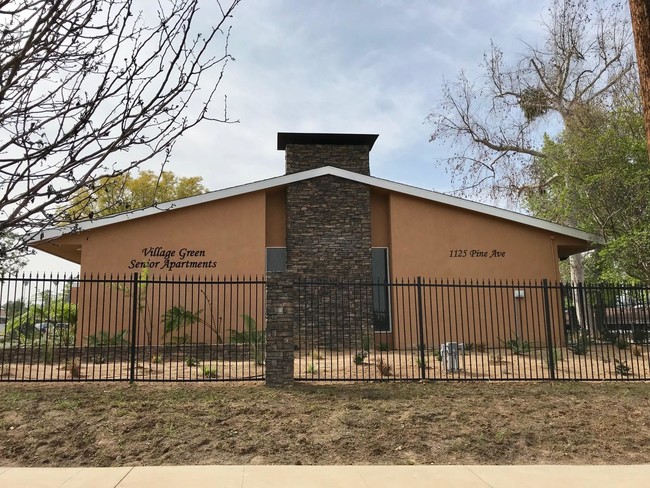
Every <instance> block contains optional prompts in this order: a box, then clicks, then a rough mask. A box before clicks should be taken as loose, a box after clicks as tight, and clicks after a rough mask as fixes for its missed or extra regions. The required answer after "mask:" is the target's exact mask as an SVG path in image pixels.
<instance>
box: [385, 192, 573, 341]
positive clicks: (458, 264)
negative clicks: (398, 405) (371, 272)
mask: <svg viewBox="0 0 650 488" xmlns="http://www.w3.org/2000/svg"><path fill="white" fill-rule="evenodd" d="M388 202H389V209H388V215H389V219H390V220H389V225H388V227H389V229H390V268H391V269H390V273H391V277H392V279H397V280H401V279H410V280H411V282H413V281H412V280H413V279H414V278H415V277H417V276H421V277H423V278H424V281H425V282H427V281H428V280H429V279H431V280H434V281H437V282H438V283H440V282H441V281H443V282H446V281H449V282H451V281H455V282H456V283H459V282H464V281H466V280H467V281H470V280H472V281H473V282H474V283H476V282H477V281H479V282H482V281H485V282H487V281H491V282H492V283H494V282H499V281H504V282H507V283H509V284H510V285H514V284H516V282H517V281H519V282H520V283H521V289H524V288H525V287H524V283H530V281H531V280H532V281H533V283H534V282H535V281H536V282H537V283H538V284H540V283H541V280H543V279H548V280H549V281H550V282H554V281H556V280H558V279H559V271H558V253H557V245H558V242H557V240H556V236H554V235H553V234H552V233H551V232H548V231H544V230H541V229H535V228H532V227H529V226H525V225H523V224H518V223H515V222H510V221H505V220H502V219H497V218H494V217H491V216H489V215H483V214H477V213H474V212H471V211H468V210H464V209H460V208H456V207H450V206H446V205H443V204H439V203H435V202H430V201H427V200H423V199H418V198H415V197H410V196H406V195H402V194H398V193H390V195H389V197H388ZM560 240H561V242H562V243H565V244H569V243H570V244H578V243H579V241H577V240H573V239H570V238H565V237H561V238H560ZM378 242H379V241H378ZM373 243H374V242H373ZM583 245H584V243H583ZM515 288H517V289H518V287H517V286H511V287H510V288H505V289H504V288H492V289H483V288H475V289H473V290H467V289H460V288H458V289H454V288H447V287H440V286H425V287H424V288H423V299H424V302H425V304H424V309H425V314H424V321H425V324H424V329H425V330H424V332H425V342H427V345H428V346H429V347H439V346H440V344H441V343H444V342H448V341H459V342H464V343H468V342H472V343H474V344H480V343H483V344H487V345H490V346H498V345H502V344H503V343H504V342H505V341H507V340H510V339H512V338H514V337H515V336H517V335H519V336H520V337H521V338H523V339H525V340H529V341H531V342H536V343H544V342H545V340H546V333H545V327H544V324H543V323H542V322H541V321H540V319H539V318H540V316H541V315H540V313H539V311H540V310H543V308H540V307H543V296H542V295H543V293H542V290H541V288H539V287H533V288H528V289H524V295H525V296H524V298H517V299H515V298H514V290H515ZM391 300H392V306H393V310H400V311H401V314H402V315H401V316H400V317H397V316H396V315H395V314H393V331H392V333H390V334H381V335H380V337H376V342H386V343H388V344H390V345H391V346H393V347H408V346H412V345H413V344H417V343H418V341H419V339H418V337H417V328H416V327H415V326H414V324H413V322H414V320H415V319H414V318H415V317H416V316H417V310H416V308H415V307H416V306H415V302H410V303H398V301H400V300H401V297H399V296H397V294H396V293H395V292H394V293H393V296H392V298H391ZM552 301H553V306H552V310H551V314H552V320H553V333H554V334H555V335H556V337H558V338H561V337H562V334H561V327H562V324H561V317H560V315H559V301H558V300H557V299H554V298H553V300H552ZM404 317H406V318H407V319H406V320H405V319H404Z"/></svg>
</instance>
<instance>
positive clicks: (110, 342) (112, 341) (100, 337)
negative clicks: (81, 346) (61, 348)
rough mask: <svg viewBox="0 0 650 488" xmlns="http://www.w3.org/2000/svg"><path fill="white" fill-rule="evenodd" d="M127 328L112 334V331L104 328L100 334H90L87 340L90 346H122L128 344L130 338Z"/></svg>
mask: <svg viewBox="0 0 650 488" xmlns="http://www.w3.org/2000/svg"><path fill="white" fill-rule="evenodd" d="M127 332H128V330H127V329H122V330H121V331H120V332H116V333H115V334H113V335H111V333H110V332H106V331H104V330H102V331H101V332H99V333H98V334H91V335H89V336H88V337H87V338H86V340H87V341H88V346H90V347H100V346H121V345H123V344H128V343H129V340H128V339H127V335H126V334H127Z"/></svg>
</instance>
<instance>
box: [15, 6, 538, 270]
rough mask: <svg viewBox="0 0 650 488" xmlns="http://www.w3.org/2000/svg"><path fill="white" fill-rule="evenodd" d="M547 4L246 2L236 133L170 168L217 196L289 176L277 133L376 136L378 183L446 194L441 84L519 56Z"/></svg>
mask: <svg viewBox="0 0 650 488" xmlns="http://www.w3.org/2000/svg"><path fill="white" fill-rule="evenodd" d="M204 3H205V7H204V10H203V12H202V15H201V19H202V20H203V21H206V22H207V21H209V19H210V18H214V17H215V16H216V12H215V11H214V10H211V8H213V3H212V2H211V0H207V1H206V2H204ZM548 3H549V1H548V0H533V1H531V0H528V1H522V0H481V1H477V0H408V1H406V0H401V1H398V0H392V1H391V0H309V1H305V0H243V1H242V3H241V4H240V5H239V6H238V7H237V9H236V10H235V12H234V17H233V20H232V30H231V34H230V39H229V50H230V53H231V55H232V56H233V57H234V58H235V61H234V62H231V63H229V64H228V66H227V68H226V71H225V75H224V78H223V80H222V83H221V86H220V89H219V92H218V93H219V94H220V97H223V95H227V98H228V115H229V117H230V118H231V119H236V120H239V123H236V124H220V123H211V122H207V123H205V124H203V125H201V126H199V127H197V128H196V129H195V130H194V131H192V132H189V133H188V134H187V135H186V136H184V137H183V139H182V140H180V141H179V142H178V144H177V145H176V147H175V149H174V152H173V154H172V158H171V162H170V164H169V165H168V166H167V167H166V168H165V169H166V170H170V171H173V172H174V173H176V174H177V175H179V176H201V177H202V178H203V183H204V185H205V186H206V187H207V188H209V189H210V190H218V189H221V188H227V187H231V186H235V185H239V184H243V183H248V182H251V181H255V180H260V179H265V178H270V177H274V176H280V175H282V174H284V152H282V151H278V150H277V145H276V144H277V143H276V140H277V133H278V132H336V133H364V134H378V135H379V138H378V140H377V142H376V143H375V146H374V148H373V149H372V152H371V153H370V171H371V174H372V175H373V176H377V177H379V178H385V179H388V180H393V181H397V182H400V183H406V184H409V185H413V186H417V187H421V188H426V189H430V190H436V191H439V192H447V191H450V190H452V189H453V185H452V182H450V180H449V176H448V175H447V174H446V172H445V160H446V159H447V158H448V157H450V156H451V155H452V154H453V152H454V149H455V148H453V147H448V146H445V145H443V144H440V143H436V144H434V143H430V142H429V136H430V134H431V132H432V130H433V127H432V126H431V124H430V123H428V122H427V120H426V118H427V115H428V114H429V113H430V112H431V110H432V108H433V107H435V106H436V104H437V103H438V102H439V101H440V99H441V87H442V84H443V81H444V80H445V79H447V80H452V79H454V78H455V77H456V76H457V75H458V73H459V71H460V70H463V71H465V73H466V74H467V76H468V78H470V79H478V78H479V77H480V76H481V75H482V69H481V63H482V61H483V54H484V53H485V52H486V51H487V50H488V49H489V47H490V42H491V41H494V42H495V43H496V44H497V45H498V46H499V47H501V48H502V49H503V51H504V52H505V53H508V54H511V55H512V56H515V55H516V54H518V53H519V52H521V51H523V49H524V44H523V42H524V41H525V42H529V43H533V44H534V43H535V42H536V41H538V40H539V38H540V35H541V32H542V28H541V24H540V23H541V19H542V14H543V10H544V9H545V8H547V7H548ZM218 47H219V48H222V46H218ZM207 81H209V80H207ZM220 100H221V98H220ZM214 108H215V110H216V112H217V113H219V112H220V111H222V108H220V107H219V105H218V104H215V107H214ZM146 169H154V170H155V169H159V168H156V167H151V168H146ZM24 270H25V271H26V272H34V273H35V272H41V273H42V272H43V271H45V270H46V271H48V272H50V271H52V272H76V271H78V266H77V265H74V264H72V263H69V262H67V261H64V260H61V259H58V258H54V257H52V256H49V255H46V254H43V253H38V255H36V256H33V257H32V258H31V259H30V262H29V263H28V266H27V267H26V268H25V269H24Z"/></svg>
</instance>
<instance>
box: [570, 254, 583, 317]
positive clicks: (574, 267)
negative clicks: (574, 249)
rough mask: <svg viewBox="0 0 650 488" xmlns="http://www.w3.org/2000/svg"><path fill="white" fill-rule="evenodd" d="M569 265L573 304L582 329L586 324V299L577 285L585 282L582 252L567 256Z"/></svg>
mask: <svg viewBox="0 0 650 488" xmlns="http://www.w3.org/2000/svg"><path fill="white" fill-rule="evenodd" d="M569 266H570V268H571V284H572V286H573V304H574V306H575V308H576V318H577V319H578V326H579V327H580V328H581V329H584V328H585V327H586V325H587V324H586V321H585V304H586V301H585V299H584V298H585V297H584V296H582V294H581V293H580V291H581V290H582V287H581V286H579V285H581V284H583V283H584V282H585V266H584V262H583V259H582V254H574V255H573V256H569Z"/></svg>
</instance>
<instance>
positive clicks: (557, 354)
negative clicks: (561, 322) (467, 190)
mask: <svg viewBox="0 0 650 488" xmlns="http://www.w3.org/2000/svg"><path fill="white" fill-rule="evenodd" d="M563 360H564V358H563V357H562V349H558V348H557V347H556V348H553V361H554V362H556V363H559V362H561V361H563Z"/></svg>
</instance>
